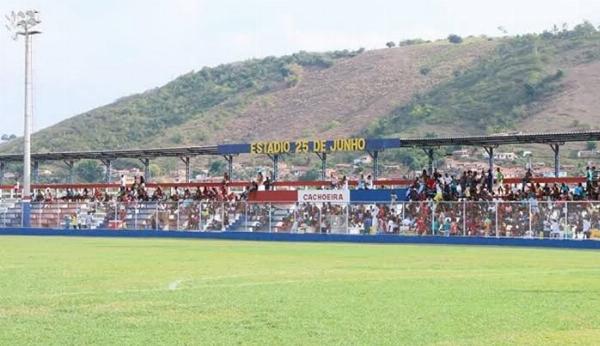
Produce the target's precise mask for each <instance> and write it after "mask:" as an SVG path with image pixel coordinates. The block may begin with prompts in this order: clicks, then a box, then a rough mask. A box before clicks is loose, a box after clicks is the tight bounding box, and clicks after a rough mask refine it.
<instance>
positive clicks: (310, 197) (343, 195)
mask: <svg viewBox="0 0 600 346" xmlns="http://www.w3.org/2000/svg"><path fill="white" fill-rule="evenodd" d="M298 202H300V203H348V202H350V190H299V191H298Z"/></svg>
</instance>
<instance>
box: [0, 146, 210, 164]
mask: <svg viewBox="0 0 600 346" xmlns="http://www.w3.org/2000/svg"><path fill="white" fill-rule="evenodd" d="M197 155H218V150H217V146H216V145H211V146H195V147H180V148H162V149H132V150H103V151H67V152H55V153H34V154H31V159H32V160H34V161H62V160H65V161H68V160H84V159H89V160H103V159H104V160H116V159H139V158H155V157H184V156H197ZM0 161H4V162H10V161H12V162H18V161H23V154H4V155H0Z"/></svg>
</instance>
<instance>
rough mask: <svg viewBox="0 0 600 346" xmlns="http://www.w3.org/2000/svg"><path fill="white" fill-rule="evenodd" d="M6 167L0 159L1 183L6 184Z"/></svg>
mask: <svg viewBox="0 0 600 346" xmlns="http://www.w3.org/2000/svg"><path fill="white" fill-rule="evenodd" d="M4 168H5V166H4V161H0V185H2V184H4ZM0 197H2V196H0Z"/></svg>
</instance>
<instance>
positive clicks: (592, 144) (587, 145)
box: [585, 141, 598, 150]
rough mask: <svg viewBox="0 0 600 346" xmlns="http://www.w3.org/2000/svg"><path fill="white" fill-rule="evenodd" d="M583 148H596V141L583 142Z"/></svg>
mask: <svg viewBox="0 0 600 346" xmlns="http://www.w3.org/2000/svg"><path fill="white" fill-rule="evenodd" d="M585 148H586V149H587V150H596V148H598V143H596V142H594V141H589V142H587V143H586V144H585Z"/></svg>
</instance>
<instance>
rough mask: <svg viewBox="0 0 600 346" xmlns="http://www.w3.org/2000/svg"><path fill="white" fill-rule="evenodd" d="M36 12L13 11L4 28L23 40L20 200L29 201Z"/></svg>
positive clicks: (36, 32)
mask: <svg viewBox="0 0 600 346" xmlns="http://www.w3.org/2000/svg"><path fill="white" fill-rule="evenodd" d="M37 16H38V11H36V10H28V11H26V12H23V11H19V12H17V13H15V12H14V11H13V12H11V13H10V15H6V16H5V17H6V19H7V20H8V23H7V24H6V28H7V29H8V30H9V31H10V32H11V33H12V34H13V39H14V40H15V41H16V40H17V38H18V37H19V36H23V37H24V38H25V100H24V108H25V114H24V115H25V123H24V125H25V126H24V134H23V152H24V156H23V193H22V194H21V198H22V199H23V200H24V201H29V200H30V198H31V127H32V126H31V124H32V117H33V104H32V102H31V101H32V82H31V60H32V53H31V36H33V35H37V34H41V31H36V30H32V29H33V27H34V26H36V25H38V24H39V23H41V21H40V20H39V19H38V18H37Z"/></svg>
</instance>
